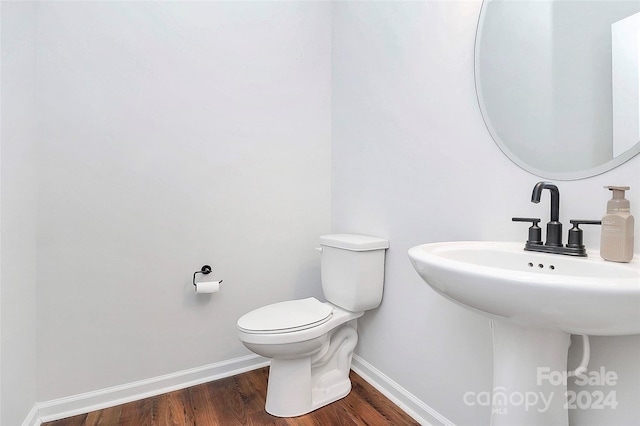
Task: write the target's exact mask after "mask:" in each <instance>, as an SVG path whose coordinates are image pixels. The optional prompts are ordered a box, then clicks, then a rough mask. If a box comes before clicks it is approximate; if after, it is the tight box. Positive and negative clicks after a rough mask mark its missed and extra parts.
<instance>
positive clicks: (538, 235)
mask: <svg viewBox="0 0 640 426" xmlns="http://www.w3.org/2000/svg"><path fill="white" fill-rule="evenodd" d="M511 220H512V221H513V222H531V227H529V239H528V240H527V244H528V245H530V244H542V229H540V227H539V226H538V223H540V218H537V217H512V218H511Z"/></svg>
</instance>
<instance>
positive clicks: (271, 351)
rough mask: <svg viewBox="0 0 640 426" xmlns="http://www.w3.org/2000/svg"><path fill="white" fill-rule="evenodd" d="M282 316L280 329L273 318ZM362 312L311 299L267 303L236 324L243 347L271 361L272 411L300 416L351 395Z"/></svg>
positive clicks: (269, 402) (269, 404) (268, 406)
mask: <svg viewBox="0 0 640 426" xmlns="http://www.w3.org/2000/svg"><path fill="white" fill-rule="evenodd" d="M278 312H280V313H282V314H283V315H282V318H281V319H282V320H283V321H282V322H281V323H280V324H278V325H277V328H276V327H274V325H275V324H274V321H272V320H273V319H274V317H275V316H277V313H278ZM287 313H288V314H289V315H287ZM363 313H364V312H349V311H346V310H344V309H341V308H340V307H338V306H334V305H332V304H331V303H329V302H325V303H322V302H320V301H319V300H317V299H315V298H307V299H300V300H290V301H286V302H280V303H275V304H273V305H268V306H265V307H263V308H260V309H257V310H255V311H252V312H250V313H249V314H247V315H245V316H243V317H241V318H240V319H239V320H238V335H239V337H240V340H241V341H242V343H243V344H244V345H245V346H246V347H247V348H249V349H250V350H251V351H253V352H255V353H256V354H258V355H261V356H264V357H266V358H271V368H270V371H269V385H268V388H267V403H266V407H265V409H266V411H267V412H268V413H270V414H272V415H274V416H277V417H295V416H300V415H302V414H306V413H309V412H311V411H313V410H315V409H317V408H319V407H322V406H324V405H327V404H329V403H331V402H334V401H336V400H338V399H340V398H343V397H344V396H346V395H347V394H348V393H349V392H350V391H351V381H350V380H349V370H350V369H351V357H352V354H353V350H354V349H355V347H356V343H357V342H358V334H357V332H356V322H355V320H356V319H357V318H359V317H361V316H362V314H363ZM314 315H315V316H314ZM270 320H271V321H270ZM285 323H286V324H285Z"/></svg>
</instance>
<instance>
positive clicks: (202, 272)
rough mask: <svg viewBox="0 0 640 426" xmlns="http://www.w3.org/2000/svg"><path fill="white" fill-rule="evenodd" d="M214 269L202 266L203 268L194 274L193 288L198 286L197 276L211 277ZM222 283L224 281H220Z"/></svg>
mask: <svg viewBox="0 0 640 426" xmlns="http://www.w3.org/2000/svg"><path fill="white" fill-rule="evenodd" d="M211 271H212V269H211V266H209V265H204V266H202V268H200V270H199V271H195V272H194V273H193V286H194V287H195V286H196V275H198V274H202V275H209V274H210V273H211ZM220 282H222V280H220Z"/></svg>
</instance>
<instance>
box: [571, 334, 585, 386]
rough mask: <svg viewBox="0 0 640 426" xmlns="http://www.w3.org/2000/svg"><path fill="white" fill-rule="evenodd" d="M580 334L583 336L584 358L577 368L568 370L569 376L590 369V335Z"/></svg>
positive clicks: (581, 373) (579, 374)
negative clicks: (588, 367) (588, 366)
mask: <svg viewBox="0 0 640 426" xmlns="http://www.w3.org/2000/svg"><path fill="white" fill-rule="evenodd" d="M579 336H580V337H581V338H582V360H580V365H579V366H578V367H577V368H576V369H575V370H571V371H569V372H568V377H575V376H581V375H583V374H585V373H586V372H587V371H588V370H587V365H589V359H590V358H591V347H590V346H589V336H587V335H586V334H580V335H579Z"/></svg>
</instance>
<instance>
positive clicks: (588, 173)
mask: <svg viewBox="0 0 640 426" xmlns="http://www.w3.org/2000/svg"><path fill="white" fill-rule="evenodd" d="M489 1H490V0H483V1H482V6H481V8H480V15H479V17H478V25H477V26H476V36H475V40H474V46H473V79H474V85H475V88H476V100H477V101H478V107H479V108H480V114H481V116H482V120H483V121H484V124H485V126H486V127H487V130H488V131H489V134H490V135H491V138H492V139H493V140H494V142H495V143H496V145H498V148H500V150H501V151H502V152H503V153H504V154H505V155H506V156H507V158H509V159H510V160H511V161H512V162H513V163H515V164H516V165H517V166H518V167H520V168H521V169H523V170H525V171H527V172H529V173H532V174H534V175H536V176H540V177H542V178H545V179H553V180H579V179H585V178H589V177H593V176H597V175H599V174H602V173H605V172H607V171H609V170H612V169H614V168H616V167H618V166H619V165H621V164H623V163H625V162H627V161H628V160H630V159H631V158H633V157H635V156H636V155H638V154H639V153H640V141H638V142H637V143H636V144H635V145H633V146H632V147H631V148H630V149H628V150H627V151H625V152H624V153H623V154H620V155H618V156H617V157H614V158H612V159H611V160H609V161H607V162H605V163H603V164H600V165H598V166H595V167H592V168H589V169H586V170H580V171H570V172H553V171H551V172H550V171H546V170H541V169H538V168H536V167H533V166H531V165H529V164H527V162H526V161H524V160H522V159H521V158H519V157H518V156H517V155H515V154H514V153H513V151H511V150H510V149H509V146H508V145H507V144H506V143H505V142H504V141H503V140H502V139H501V138H500V136H498V133H497V132H496V131H495V129H494V127H493V124H492V123H491V120H490V119H489V114H488V111H487V110H486V107H485V104H484V97H483V95H482V88H481V87H480V84H479V81H480V74H481V73H480V69H479V67H478V63H479V60H478V59H479V57H480V52H479V50H480V49H479V44H480V37H481V34H482V28H483V25H484V19H483V18H484V15H485V13H486V10H487V4H488V3H489Z"/></svg>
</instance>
